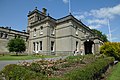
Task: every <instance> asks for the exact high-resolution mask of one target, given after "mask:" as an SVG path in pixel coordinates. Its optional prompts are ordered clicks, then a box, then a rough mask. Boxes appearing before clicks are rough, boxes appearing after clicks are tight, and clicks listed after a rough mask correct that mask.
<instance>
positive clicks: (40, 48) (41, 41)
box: [40, 41, 42, 50]
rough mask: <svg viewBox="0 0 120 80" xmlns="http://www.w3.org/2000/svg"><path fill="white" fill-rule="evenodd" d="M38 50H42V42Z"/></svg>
mask: <svg viewBox="0 0 120 80" xmlns="http://www.w3.org/2000/svg"><path fill="white" fill-rule="evenodd" d="M40 50H42V41H40Z"/></svg>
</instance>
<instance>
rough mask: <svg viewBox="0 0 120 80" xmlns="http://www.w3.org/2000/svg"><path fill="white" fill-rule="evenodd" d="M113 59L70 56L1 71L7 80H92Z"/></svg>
mask: <svg viewBox="0 0 120 80" xmlns="http://www.w3.org/2000/svg"><path fill="white" fill-rule="evenodd" d="M113 61H114V59H113V58H108V57H107V58H102V57H97V58H96V57H95V56H93V55H86V56H70V57H67V58H66V59H64V60H63V59H60V60H56V61H52V60H50V61H45V60H40V61H34V62H32V63H28V62H24V63H21V64H17V65H16V64H11V65H8V66H6V67H5V68H4V69H3V70H2V72H1V73H2V75H3V76H4V77H5V78H6V79H8V80H16V79H19V80H26V79H27V78H28V79H27V80H48V79H49V80H93V79H97V78H99V77H100V76H101V75H102V73H104V72H105V70H106V69H107V67H108V65H109V64H110V63H112V62H113Z"/></svg>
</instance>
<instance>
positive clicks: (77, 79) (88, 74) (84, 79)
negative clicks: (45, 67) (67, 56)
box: [50, 57, 114, 80]
mask: <svg viewBox="0 0 120 80" xmlns="http://www.w3.org/2000/svg"><path fill="white" fill-rule="evenodd" d="M113 61H114V58H111V57H108V58H103V59H97V60H96V61H95V62H92V63H91V64H88V65H86V66H85V67H83V68H77V69H74V70H72V71H70V72H68V73H66V74H65V75H64V77H63V78H58V79H57V78H52V79H53V80H96V79H99V78H100V77H101V75H102V74H103V73H104V72H105V71H106V70H107V68H108V66H109V64H110V63H112V62H113ZM52 79H50V80H52Z"/></svg>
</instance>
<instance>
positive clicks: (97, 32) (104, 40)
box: [92, 29, 108, 42]
mask: <svg viewBox="0 0 120 80" xmlns="http://www.w3.org/2000/svg"><path fill="white" fill-rule="evenodd" d="M92 31H93V32H94V33H95V34H96V35H97V36H98V37H99V38H100V39H101V40H102V41H103V42H108V39H107V36H106V35H105V34H103V33H102V32H101V31H99V30H96V29H92Z"/></svg>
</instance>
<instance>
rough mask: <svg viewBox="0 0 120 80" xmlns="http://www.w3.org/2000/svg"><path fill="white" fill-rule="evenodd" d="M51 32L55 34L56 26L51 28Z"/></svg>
mask: <svg viewBox="0 0 120 80" xmlns="http://www.w3.org/2000/svg"><path fill="white" fill-rule="evenodd" d="M51 34H52V35H54V34H55V29H54V27H52V28H51Z"/></svg>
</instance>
